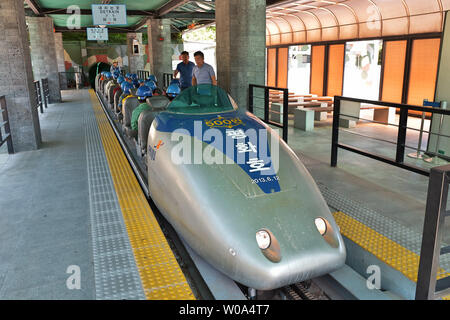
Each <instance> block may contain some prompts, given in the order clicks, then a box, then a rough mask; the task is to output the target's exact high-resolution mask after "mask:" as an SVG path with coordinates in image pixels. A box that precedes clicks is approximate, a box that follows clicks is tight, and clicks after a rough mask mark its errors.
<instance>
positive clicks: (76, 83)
mask: <svg viewBox="0 0 450 320" xmlns="http://www.w3.org/2000/svg"><path fill="white" fill-rule="evenodd" d="M59 81H60V83H66V84H67V89H81V88H84V87H86V86H85V84H86V77H85V76H84V73H83V72H81V71H73V72H71V71H67V72H59Z"/></svg>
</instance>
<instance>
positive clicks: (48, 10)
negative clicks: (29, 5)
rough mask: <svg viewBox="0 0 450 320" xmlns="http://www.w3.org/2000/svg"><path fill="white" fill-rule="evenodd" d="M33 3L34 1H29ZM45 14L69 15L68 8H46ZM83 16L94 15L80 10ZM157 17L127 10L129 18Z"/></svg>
mask: <svg viewBox="0 0 450 320" xmlns="http://www.w3.org/2000/svg"><path fill="white" fill-rule="evenodd" d="M29 1H32V0H29ZM41 10H42V13H44V14H68V13H67V8H44V9H41ZM80 14H81V15H92V10H91V9H80ZM154 15H155V12H154V11H144V10H127V16H149V17H152V16H154Z"/></svg>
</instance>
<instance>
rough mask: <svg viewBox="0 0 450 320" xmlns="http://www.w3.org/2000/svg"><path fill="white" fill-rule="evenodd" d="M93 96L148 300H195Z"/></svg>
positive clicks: (114, 180)
mask: <svg viewBox="0 0 450 320" xmlns="http://www.w3.org/2000/svg"><path fill="white" fill-rule="evenodd" d="M90 95H91V101H92V106H93V109H94V113H95V117H96V119H97V123H98V127H99V130H100V136H101V139H102V143H103V147H104V150H105V154H106V158H107V160H108V164H109V168H110V171H111V176H112V179H113V182H114V187H115V190H116V193H117V198H118V199H119V204H120V208H121V209H122V214H123V218H124V220H125V225H126V229H127V232H128V237H129V239H130V244H131V247H132V248H133V254H134V259H135V261H136V265H137V267H138V269H139V274H140V276H141V282H142V286H143V288H144V291H145V296H146V298H147V299H148V300H193V299H195V297H194V294H193V293H192V290H191V288H190V287H189V284H188V283H187V281H186V278H185V276H184V274H183V272H182V271H181V269H180V266H179V265H178V262H177V260H176V258H175V256H174V254H173V252H172V250H171V248H170V246H169V244H168V242H167V240H166V238H165V236H164V234H163V232H162V230H161V228H160V226H159V224H158V221H157V220H156V218H155V216H154V214H153V212H152V210H151V208H150V206H149V204H148V202H147V199H146V198H145V196H144V194H143V192H142V190H141V187H140V185H139V183H138V181H137V179H136V177H135V175H134V173H133V171H132V169H131V167H130V164H129V163H128V160H127V158H126V156H125V154H124V153H123V150H122V148H121V146H120V144H119V142H118V141H117V138H116V136H115V134H114V131H113V129H112V128H111V125H110V123H109V122H108V119H107V118H106V115H105V113H104V111H103V109H102V107H101V106H100V102H99V101H98V100H97V97H96V95H95V93H94V91H93V90H90Z"/></svg>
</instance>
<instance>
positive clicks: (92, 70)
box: [89, 62, 111, 90]
mask: <svg viewBox="0 0 450 320" xmlns="http://www.w3.org/2000/svg"><path fill="white" fill-rule="evenodd" d="M110 69H111V65H110V64H109V63H105V62H97V63H94V64H93V65H91V66H90V67H89V83H90V84H91V87H92V88H94V90H95V89H96V88H95V77H96V76H97V74H99V73H101V72H103V71H109V70H110Z"/></svg>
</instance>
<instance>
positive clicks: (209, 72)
mask: <svg viewBox="0 0 450 320" xmlns="http://www.w3.org/2000/svg"><path fill="white" fill-rule="evenodd" d="M194 59H195V63H196V64H197V65H196V66H195V67H194V70H193V71H192V85H193V86H196V85H198V84H212V85H215V86H217V80H216V73H215V72H214V69H213V67H212V66H211V65H209V64H207V63H205V56H204V55H203V52H201V51H197V52H196V53H194Z"/></svg>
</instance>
